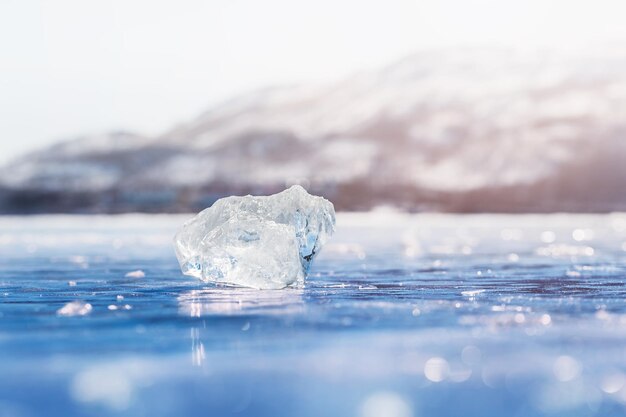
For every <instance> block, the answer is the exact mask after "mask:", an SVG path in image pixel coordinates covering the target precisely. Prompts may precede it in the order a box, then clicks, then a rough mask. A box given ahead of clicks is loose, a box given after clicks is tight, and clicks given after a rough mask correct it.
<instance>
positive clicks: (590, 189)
mask: <svg viewBox="0 0 626 417" xmlns="http://www.w3.org/2000/svg"><path fill="white" fill-rule="evenodd" d="M622 51H624V49H623V48H616V47H606V48H604V49H603V48H597V49H594V50H591V51H587V52H567V53H565V52H554V51H539V52H537V51H519V50H514V49H507V48H491V49H490V48H479V49H473V50H462V51H455V50H449V49H446V50H442V51H427V52H422V53H418V54H414V55H412V56H410V57H407V58H405V59H402V60H399V61H397V62H396V63H394V64H391V65H388V66H386V67H384V68H382V69H381V70H377V71H365V72H360V73H358V74H356V75H355V76H354V77H348V78H344V79H341V80H338V81H336V82H331V83H328V84H317V85H301V86H285V87H275V88H266V89H262V90H259V91H257V92H253V93H251V94H249V95H242V96H239V97H237V98H235V99H231V100H228V101H226V102H224V103H222V104H221V105H217V106H214V107H212V108H211V109H209V110H207V111H205V112H203V113H201V114H200V115H199V116H197V117H195V118H193V119H191V120H190V121H189V122H187V123H183V124H179V125H177V126H175V127H174V128H172V129H170V130H168V131H166V132H165V133H163V134H162V135H157V136H155V137H144V136H141V135H137V134H133V133H129V132H122V131H121V132H116V133H113V134H110V135H104V136H100V137H98V136H95V137H94V136H92V137H86V138H83V139H78V140H76V141H74V142H65V143H62V144H57V145H54V146H52V147H50V148H47V149H44V150H42V151H40V152H36V153H33V154H30V155H28V156H26V157H24V158H22V159H21V160H18V161H16V162H14V163H12V164H10V165H8V166H7V167H5V168H4V169H2V170H0V211H2V212H23V211H31V212H58V211H71V212H73V211H78V212H83V211H86V212H120V211H189V210H197V209H199V208H202V207H204V206H206V205H210V204H211V203H212V201H214V200H215V199H216V198H219V197H221V196H224V195H229V194H237V193H238V194H245V193H257V194H261V193H263V194H265V193H269V192H275V191H279V190H281V189H282V188H284V187H286V186H288V185H291V184H293V183H301V184H303V185H305V186H307V187H308V188H309V189H311V190H312V191H313V192H316V193H319V194H322V195H324V196H326V197H328V198H330V199H331V200H332V201H335V202H336V204H337V206H338V208H339V209H348V210H360V209H369V208H372V207H375V206H377V205H395V206H397V207H400V208H403V209H408V210H442V211H461V212H466V211H469V212H474V211H504V212H525V211H612V210H623V209H625V208H626V196H624V197H622V196H621V194H624V193H623V192H621V193H620V190H621V184H622V183H623V182H624V181H625V180H626V170H624V168H623V167H622V166H623V164H622V163H621V162H620V161H621V160H626V116H624V115H626V53H625V52H622Z"/></svg>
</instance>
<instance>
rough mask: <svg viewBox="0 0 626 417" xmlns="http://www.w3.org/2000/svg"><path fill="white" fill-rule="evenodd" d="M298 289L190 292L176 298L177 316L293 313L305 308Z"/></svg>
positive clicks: (205, 290) (229, 288)
mask: <svg viewBox="0 0 626 417" xmlns="http://www.w3.org/2000/svg"><path fill="white" fill-rule="evenodd" d="M303 293H304V291H303V290H302V289H301V288H300V289H299V288H288V289H283V290H267V291H258V290H256V289H252V288H231V287H221V288H220V287H215V288H206V289H201V290H191V291H187V292H184V293H182V294H181V295H180V296H179V297H178V310H179V312H180V314H182V315H185V316H190V317H203V316H211V315H246V314H293V313H296V312H299V311H301V310H302V309H303V308H304V302H303V299H302V296H303Z"/></svg>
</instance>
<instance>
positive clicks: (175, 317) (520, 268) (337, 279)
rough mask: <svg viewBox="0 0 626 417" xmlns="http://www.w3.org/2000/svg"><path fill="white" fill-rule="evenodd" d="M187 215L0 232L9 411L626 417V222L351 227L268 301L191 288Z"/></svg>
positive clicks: (531, 219) (393, 218)
mask: <svg viewBox="0 0 626 417" xmlns="http://www.w3.org/2000/svg"><path fill="white" fill-rule="evenodd" d="M184 220H185V216H182V217H181V216H148V215H126V216H98V217H88V216H48V217H45V216H44V217H3V218H0V254H1V255H0V376H1V377H0V416H3V417H4V416H16V417H17V416H20V417H21V416H44V415H45V416H49V417H54V416H110V415H121V416H133V417H140V416H150V417H154V416H209V415H210V416H227V415H234V416H255V417H263V416H272V417H274V416H316V417H318V416H373V415H379V416H389V417H406V416H415V417H418V416H454V417H456V416H481V417H488V416H498V417H500V416H524V417H532V416H544V415H545V416H603V417H604V416H619V415H624V414H625V413H626V299H625V295H626V286H625V280H626V215H622V214H612V215H563V214H561V215H523V216H521V215H517V216H505V215H472V216H467V215H465V216H459V215H436V214H420V215H402V214H394V213H389V212H375V213H369V214H343V213H340V214H339V216H338V219H337V234H336V236H335V237H333V239H332V240H331V241H330V242H329V244H328V245H327V246H326V247H325V248H324V249H323V250H322V252H321V254H320V256H319V257H318V258H317V259H316V260H315V262H314V263H313V266H312V269H311V273H310V275H309V277H308V280H307V284H306V286H305V288H303V289H286V290H273V291H258V290H250V289H241V288H239V289H238V288H227V287H216V286H212V285H207V284H203V283H201V282H199V281H197V280H195V279H193V278H189V277H185V276H183V275H182V274H181V273H180V270H179V268H178V264H177V262H176V259H175V257H174V254H173V250H172V245H171V237H172V235H173V234H174V231H175V230H176V228H177V227H178V226H179V225H180V224H181V223H182V222H183V221H184ZM135 270H141V271H143V272H145V277H143V278H141V277H136V278H133V277H126V276H125V275H126V273H128V272H130V271H135ZM118 296H121V297H118ZM122 297H123V298H122ZM71 301H82V302H86V303H89V304H91V305H92V307H93V309H92V311H91V313H90V314H87V315H84V316H73V317H72V316H70V317H65V316H60V315H58V314H57V310H58V309H59V308H61V307H63V306H64V305H65V304H66V303H68V302H71ZM109 306H113V307H109ZM127 306H128V307H127ZM381 410H383V411H381Z"/></svg>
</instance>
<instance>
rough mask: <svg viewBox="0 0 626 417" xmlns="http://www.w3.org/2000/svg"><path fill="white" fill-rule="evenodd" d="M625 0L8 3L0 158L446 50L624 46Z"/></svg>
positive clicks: (152, 126)
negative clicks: (259, 92)
mask: <svg viewBox="0 0 626 417" xmlns="http://www.w3.org/2000/svg"><path fill="white" fill-rule="evenodd" d="M624 16H626V2H624V1H623V0H592V1H580V0H516V1H512V0H458V1H453V0H422V1H418V0H414V1H409V0H381V1H367V0H308V1H296V0H262V1H259V0H205V1H200V0H102V1H100V0H90V1H85V0H54V1H53V0H39V1H37V0H2V1H0V163H2V162H5V161H7V160H8V159H10V158H12V157H14V156H15V155H18V154H20V153H23V152H25V151H27V150H29V149H33V148H36V147H40V146H42V145H44V144H47V143H50V142H52V141H56V140H60V139H63V138H68V137H72V136H76V135H80V134H84V133H97V132H103V131H109V130H114V129H127V130H132V131H136V132H139V133H145V134H155V133H158V132H160V131H162V130H164V129H166V128H168V127H171V126H172V125H173V124H176V123H178V122H183V121H185V120H186V119H189V118H191V117H194V116H195V115H197V114H198V113H200V112H201V111H203V110H205V109H206V108H207V107H208V106H210V105H211V104H214V103H216V102H219V101H220V100H223V99H225V98H228V97H229V96H232V95H234V94H237V93H241V92H244V91H247V90H250V89H254V88H258V87H262V86H266V85H271V84H284V83H292V82H299V81H306V80H324V79H327V78H332V77H336V76H342V75H345V74H349V73H350V72H352V71H354V70H357V69H360V68H371V67H376V66H378V65H382V64H386V63H388V62H390V61H392V60H394V59H397V58H400V57H402V56H403V55H406V54H408V53H411V52H413V51H415V50H419V49H424V48H433V47H439V46H456V45H474V44H481V45H484V44H505V45H521V46H535V45H543V44H551V45H556V46H559V45H564V46H568V47H570V46H576V45H577V44H583V43H591V42H595V41H605V40H617V41H623V40H626V25H625V24H624Z"/></svg>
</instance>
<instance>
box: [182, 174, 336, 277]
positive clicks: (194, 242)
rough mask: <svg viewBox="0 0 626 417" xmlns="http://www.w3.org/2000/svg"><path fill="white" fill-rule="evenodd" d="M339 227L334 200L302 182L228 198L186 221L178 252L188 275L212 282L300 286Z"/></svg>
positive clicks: (184, 271) (183, 270) (183, 268)
mask: <svg viewBox="0 0 626 417" xmlns="http://www.w3.org/2000/svg"><path fill="white" fill-rule="evenodd" d="M334 226H335V210H334V207H333V204H332V203H331V202H330V201H328V200H326V199H324V198H322V197H317V196H313V195H310V194H309V193H307V192H306V190H305V189H304V188H302V187H301V186H299V185H294V186H292V187H291V188H289V189H287V190H285V191H283V192H280V193H278V194H274V195H270V196H258V197H257V196H250V195H248V196H245V197H227V198H223V199H220V200H218V201H217V202H215V204H213V205H212V206H211V207H209V208H207V209H205V210H203V211H202V212H200V213H199V214H198V215H196V216H195V217H194V218H193V219H191V220H189V221H188V222H186V223H185V224H184V225H183V226H182V228H181V229H180V230H179V231H178V233H177V234H176V236H175V246H176V256H177V257H178V262H179V263H180V267H181V270H182V272H183V273H184V274H185V275H191V276H194V277H197V278H200V279H202V280H204V281H207V282H216V283H224V284H231V285H239V286H245V287H253V288H259V289H275V288H284V287H288V286H295V287H298V286H302V285H303V284H304V279H305V277H306V275H307V273H308V271H309V267H310V265H311V262H312V261H313V258H314V257H315V255H316V254H317V253H319V251H320V249H321V248H322V246H323V245H324V243H325V241H326V239H327V238H328V237H329V236H330V235H332V233H333V231H334Z"/></svg>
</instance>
